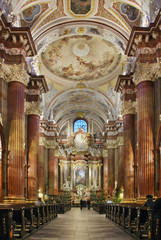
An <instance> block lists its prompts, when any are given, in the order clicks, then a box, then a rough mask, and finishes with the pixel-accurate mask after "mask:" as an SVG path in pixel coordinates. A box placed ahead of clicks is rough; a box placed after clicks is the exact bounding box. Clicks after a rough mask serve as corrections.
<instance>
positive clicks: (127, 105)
mask: <svg viewBox="0 0 161 240" xmlns="http://www.w3.org/2000/svg"><path fill="white" fill-rule="evenodd" d="M135 113H136V102H132V101H131V100H129V101H123V102H122V106H121V114H122V115H125V114H135Z"/></svg>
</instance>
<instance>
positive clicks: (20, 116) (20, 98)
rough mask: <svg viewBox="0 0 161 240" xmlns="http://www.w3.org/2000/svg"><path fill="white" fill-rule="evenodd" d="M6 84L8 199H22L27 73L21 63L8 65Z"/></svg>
mask: <svg viewBox="0 0 161 240" xmlns="http://www.w3.org/2000/svg"><path fill="white" fill-rule="evenodd" d="M10 71H11V73H10V76H9V78H8V79H7V80H8V82H9V84H8V152H9V156H8V197H7V198H8V200H9V198H11V199H14V200H15V201H16V200H18V201H20V200H24V187H25V186H24V183H25V179H24V166H25V149H24V146H25V138H24V125H25V124H24V99H25V85H26V84H27V74H26V71H25V69H24V67H23V64H19V65H13V66H11V67H10Z"/></svg>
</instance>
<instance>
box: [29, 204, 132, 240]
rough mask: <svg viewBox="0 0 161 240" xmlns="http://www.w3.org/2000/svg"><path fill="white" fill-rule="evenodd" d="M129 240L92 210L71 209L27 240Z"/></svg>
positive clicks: (112, 224)
mask: <svg viewBox="0 0 161 240" xmlns="http://www.w3.org/2000/svg"><path fill="white" fill-rule="evenodd" d="M107 239H108V240H109V239H111V240H130V239H133V238H131V237H130V236H129V235H127V234H126V233H125V232H124V231H122V230H121V229H120V228H119V227H117V225H115V224H114V223H113V222H111V221H110V220H108V219H107V218H106V217H105V215H100V214H98V213H97V212H95V211H94V210H92V209H91V210H87V209H83V210H80V209H78V208H73V209H72V210H71V211H68V212H66V213H65V214H59V215H58V218H56V219H54V220H53V221H51V222H50V223H48V224H47V225H46V226H44V227H43V228H41V229H40V230H39V231H37V232H35V233H34V234H33V235H32V236H30V237H28V238H27V240H107Z"/></svg>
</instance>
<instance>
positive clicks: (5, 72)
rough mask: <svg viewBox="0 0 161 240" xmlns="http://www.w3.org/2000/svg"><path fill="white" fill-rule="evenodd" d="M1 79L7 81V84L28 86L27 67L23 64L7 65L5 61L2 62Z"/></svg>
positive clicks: (0, 65) (0, 64)
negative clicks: (19, 83) (15, 83)
mask: <svg viewBox="0 0 161 240" xmlns="http://www.w3.org/2000/svg"><path fill="white" fill-rule="evenodd" d="M0 77H1V78H3V79H5V80H6V82H15V81H17V82H21V83H23V84H24V85H25V86H27V84H28V82H29V76H28V74H27V72H26V69H25V66H24V64H23V63H21V64H13V65H7V64H4V62H3V60H1V61H0Z"/></svg>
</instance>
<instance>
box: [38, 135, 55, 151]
mask: <svg viewBox="0 0 161 240" xmlns="http://www.w3.org/2000/svg"><path fill="white" fill-rule="evenodd" d="M39 145H41V146H44V147H45V148H47V149H50V148H51V149H55V148H56V141H55V140H47V139H46V138H44V137H40V138H39Z"/></svg>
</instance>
